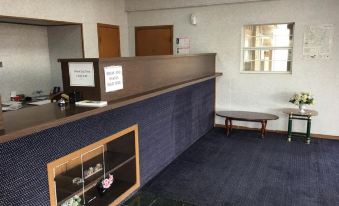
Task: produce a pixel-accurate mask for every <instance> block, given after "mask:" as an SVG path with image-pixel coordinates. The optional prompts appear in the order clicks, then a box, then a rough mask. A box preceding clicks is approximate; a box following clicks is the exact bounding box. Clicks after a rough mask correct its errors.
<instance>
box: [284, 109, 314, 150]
mask: <svg viewBox="0 0 339 206" xmlns="http://www.w3.org/2000/svg"><path fill="white" fill-rule="evenodd" d="M283 112H284V113H285V114H288V139H287V141H288V142H291V141H292V135H296V134H298V135H301V136H303V137H306V144H310V143H311V121H312V117H313V116H317V115H318V112H317V111H315V110H308V109H306V110H305V112H304V113H301V112H300V111H299V110H298V109H284V110H283ZM294 119H297V120H304V121H307V129H306V134H303V133H302V134H300V133H295V132H292V124H293V120H294Z"/></svg>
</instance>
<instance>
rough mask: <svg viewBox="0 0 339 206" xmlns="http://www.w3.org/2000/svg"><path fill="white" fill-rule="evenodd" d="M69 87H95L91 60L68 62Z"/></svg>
mask: <svg viewBox="0 0 339 206" xmlns="http://www.w3.org/2000/svg"><path fill="white" fill-rule="evenodd" d="M68 68H69V84H70V86H71V87H95V82H94V67H93V62H69V63H68Z"/></svg>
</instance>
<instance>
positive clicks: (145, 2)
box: [125, 0, 276, 11]
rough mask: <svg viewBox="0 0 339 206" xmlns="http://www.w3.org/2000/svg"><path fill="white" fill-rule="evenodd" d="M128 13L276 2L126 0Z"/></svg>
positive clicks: (254, 0) (249, 0)
mask: <svg viewBox="0 0 339 206" xmlns="http://www.w3.org/2000/svg"><path fill="white" fill-rule="evenodd" d="M125 1H126V11H146V10H155V9H173V8H186V7H199V6H210V5H221V4H235V3H246V2H257V1H276V0H185V1H183V0H170V1H164V0H160V1H159V0H125Z"/></svg>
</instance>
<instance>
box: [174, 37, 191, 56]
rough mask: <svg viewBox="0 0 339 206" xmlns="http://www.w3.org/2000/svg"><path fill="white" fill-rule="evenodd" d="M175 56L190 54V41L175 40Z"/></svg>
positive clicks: (185, 39) (181, 38) (187, 39)
mask: <svg viewBox="0 0 339 206" xmlns="http://www.w3.org/2000/svg"><path fill="white" fill-rule="evenodd" d="M176 45H177V54H189V53H190V39H189V38H188V37H179V38H177V39H176Z"/></svg>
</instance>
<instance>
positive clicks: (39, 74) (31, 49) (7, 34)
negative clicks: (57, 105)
mask: <svg viewBox="0 0 339 206" xmlns="http://www.w3.org/2000/svg"><path fill="white" fill-rule="evenodd" d="M27 39H29V41H27ZM0 40H1V41H0V42H1V46H0V61H2V62H3V67H2V68H0V83H1V84H0V94H1V98H2V101H3V102H5V101H8V100H9V99H10V91H17V94H25V95H29V96H31V95H32V92H33V91H36V90H43V91H44V92H45V94H48V93H49V91H50V88H51V81H50V80H51V69H50V61H49V53H48V39H47V29H46V27H41V26H27V25H19V24H4V23H0Z"/></svg>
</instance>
